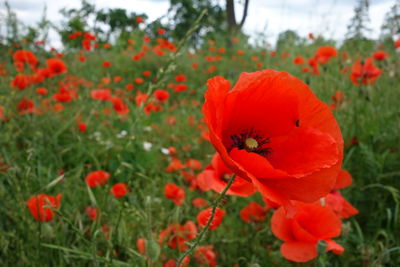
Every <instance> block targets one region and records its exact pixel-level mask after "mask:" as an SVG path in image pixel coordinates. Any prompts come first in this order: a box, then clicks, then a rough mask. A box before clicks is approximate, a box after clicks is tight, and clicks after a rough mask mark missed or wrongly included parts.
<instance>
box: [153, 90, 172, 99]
mask: <svg viewBox="0 0 400 267" xmlns="http://www.w3.org/2000/svg"><path fill="white" fill-rule="evenodd" d="M154 97H155V98H156V99H157V100H158V101H160V102H165V101H167V100H168V98H169V92H168V91H165V90H162V89H157V90H155V91H154Z"/></svg>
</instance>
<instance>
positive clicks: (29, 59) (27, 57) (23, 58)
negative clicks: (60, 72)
mask: <svg viewBox="0 0 400 267" xmlns="http://www.w3.org/2000/svg"><path fill="white" fill-rule="evenodd" d="M13 59H14V62H20V63H27V64H29V66H30V67H31V68H32V69H34V68H35V67H36V64H37V63H38V62H39V60H38V59H37V57H36V56H35V54H34V53H32V52H31V51H28V50H18V51H15V53H14V55H13Z"/></svg>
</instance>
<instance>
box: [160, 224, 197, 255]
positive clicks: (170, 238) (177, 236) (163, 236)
mask: <svg viewBox="0 0 400 267" xmlns="http://www.w3.org/2000/svg"><path fill="white" fill-rule="evenodd" d="M196 235H197V227H196V225H195V224H194V223H193V222H192V221H187V222H186V223H185V224H184V225H182V226H181V225H179V224H172V225H170V226H168V227H167V229H165V230H163V231H162V232H161V233H160V238H159V243H160V245H162V244H164V243H166V244H167V245H168V246H169V247H170V248H172V249H177V250H179V251H185V250H186V249H187V248H188V245H187V244H186V242H187V241H190V240H193V239H195V238H196Z"/></svg>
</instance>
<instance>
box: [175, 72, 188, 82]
mask: <svg viewBox="0 0 400 267" xmlns="http://www.w3.org/2000/svg"><path fill="white" fill-rule="evenodd" d="M175 81H177V82H178V83H181V82H184V81H186V76H185V75H184V74H178V75H176V76H175Z"/></svg>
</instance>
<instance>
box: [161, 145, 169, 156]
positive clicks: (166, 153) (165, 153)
mask: <svg viewBox="0 0 400 267" xmlns="http://www.w3.org/2000/svg"><path fill="white" fill-rule="evenodd" d="M161 153H163V154H164V155H169V149H168V148H165V147H163V148H161Z"/></svg>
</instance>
